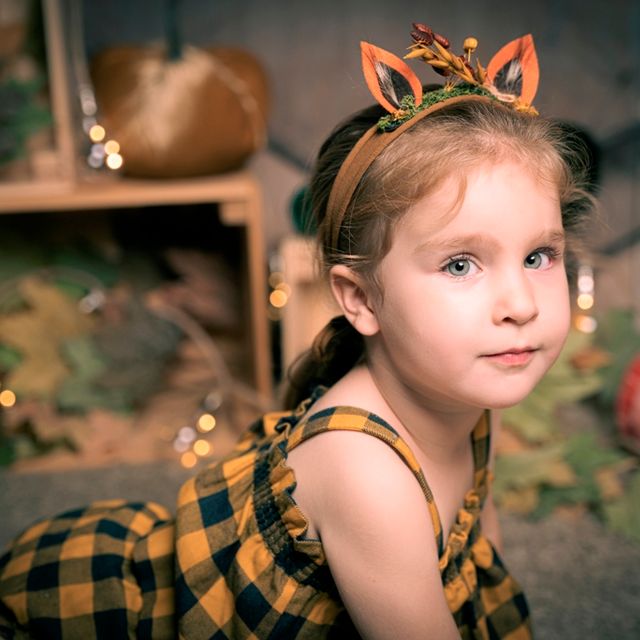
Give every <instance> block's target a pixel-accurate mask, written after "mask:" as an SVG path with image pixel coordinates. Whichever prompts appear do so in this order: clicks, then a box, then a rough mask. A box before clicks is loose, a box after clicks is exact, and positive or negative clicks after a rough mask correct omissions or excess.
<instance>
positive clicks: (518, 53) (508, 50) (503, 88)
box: [487, 33, 540, 105]
mask: <svg viewBox="0 0 640 640" xmlns="http://www.w3.org/2000/svg"><path fill="white" fill-rule="evenodd" d="M487 78H488V79H489V81H490V82H491V84H493V85H494V87H495V88H496V89H497V90H498V91H499V92H500V93H505V94H509V95H513V96H516V97H517V98H520V100H522V102H524V103H526V104H529V105H530V104H531V103H532V102H533V99H534V97H535V95H536V91H537V90H538V81H539V79H540V68H539V66H538V56H537V54H536V48H535V46H534V44H533V36H532V35H531V34H530V33H529V34H527V35H526V36H522V37H521V38H516V39H515V40H512V41H511V42H509V43H507V44H505V45H504V47H502V49H500V51H498V53H496V55H495V56H493V58H491V61H490V62H489V64H488V65H487Z"/></svg>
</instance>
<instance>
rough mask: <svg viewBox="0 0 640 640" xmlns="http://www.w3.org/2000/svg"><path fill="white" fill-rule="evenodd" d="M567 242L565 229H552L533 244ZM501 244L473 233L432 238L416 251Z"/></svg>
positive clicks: (482, 247) (488, 246)
mask: <svg viewBox="0 0 640 640" xmlns="http://www.w3.org/2000/svg"><path fill="white" fill-rule="evenodd" d="M564 240H565V232H564V230H563V229H552V230H550V231H543V232H542V233H541V234H540V235H538V236H537V237H536V238H535V239H534V240H533V242H532V243H531V244H540V245H542V244H558V243H563V242H564ZM498 244H499V242H498V241H497V240H495V239H494V238H492V237H490V236H487V235H484V234H481V233H472V234H468V235H461V236H450V237H447V236H443V237H441V238H430V239H429V240H427V241H425V242H421V243H420V244H419V245H418V246H417V247H416V249H415V252H416V253H418V252H420V251H425V250H426V251H434V250H438V251H461V250H463V249H467V248H469V247H474V248H481V249H493V248H495V247H497V246H498Z"/></svg>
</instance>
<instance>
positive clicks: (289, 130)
mask: <svg viewBox="0 0 640 640" xmlns="http://www.w3.org/2000/svg"><path fill="white" fill-rule="evenodd" d="M164 7H165V3H164V2H158V1H152V0H110V1H109V2H91V1H87V0H85V2H84V11H85V34H86V42H87V48H88V51H89V53H90V54H93V53H96V52H98V51H100V50H102V49H103V48H105V47H109V46H113V45H117V44H120V43H138V44H144V43H148V42H151V41H157V40H160V39H162V38H163V34H164V16H165V12H164ZM413 21H420V22H426V23H427V24H430V25H432V26H433V27H434V28H435V29H436V30H437V31H439V32H441V33H443V34H444V35H446V36H447V37H448V38H449V39H450V40H451V42H452V45H453V47H454V48H455V49H456V50H458V51H460V50H461V43H462V41H463V39H464V38H465V37H466V36H468V35H474V36H476V37H477V38H478V39H479V41H480V47H479V49H478V54H479V57H480V59H481V61H483V62H484V64H486V63H487V62H488V60H489V59H490V58H491V56H492V55H493V54H494V53H495V52H496V51H497V50H498V49H499V48H500V47H501V46H502V45H503V44H504V43H506V42H507V41H509V40H511V39H513V38H515V37H517V36H520V35H522V34H524V33H529V32H530V33H532V34H533V35H534V39H535V42H536V46H537V49H538V57H539V61H540V66H541V83H540V89H539V93H538V97H537V99H536V105H537V106H538V108H539V110H540V111H541V112H543V113H545V114H548V115H552V116H554V117H557V118H561V119H564V120H568V121H571V122H575V123H577V124H579V125H581V126H583V127H585V128H586V129H587V130H589V131H590V132H591V133H592V134H593V136H594V138H595V140H596V141H597V142H598V143H599V144H600V145H602V147H603V148H604V149H605V150H606V151H607V154H606V156H607V157H606V158H605V164H604V176H603V179H604V180H605V193H604V194H603V196H604V199H605V201H606V209H607V216H608V218H609V220H610V227H611V229H610V231H607V230H603V231H602V232H601V233H602V238H601V243H605V242H606V241H608V240H610V239H611V238H612V237H616V236H620V235H623V234H625V233H628V232H629V231H631V230H632V229H634V228H635V226H637V223H638V206H639V203H638V201H639V200H640V197H638V195H637V187H635V186H634V184H633V182H634V180H635V179H637V178H638V177H639V176H638V167H637V159H636V158H637V155H638V148H639V147H638V137H639V136H638V122H639V121H640V2H637V1H634V0H611V1H608V2H604V1H602V0H590V1H584V0H536V1H531V2H518V1H516V0H493V1H492V2H469V1H468V0H448V1H447V2H424V1H417V0H392V1H390V0H384V1H382V0H323V1H322V2H319V1H297V2H296V1H291V0H271V1H264V0H244V1H243V2H238V1H237V0H219V1H217V2H212V1H211V0H182V2H180V3H179V24H180V27H181V32H182V34H183V36H184V38H185V40H186V41H188V42H191V43H193V44H196V45H198V44H207V45H216V44H219V45H234V46H241V47H244V48H246V49H249V50H250V51H252V52H254V53H255V54H256V55H257V56H258V57H259V58H260V60H261V61H262V63H263V64H264V66H265V68H266V71H267V73H268V76H269V81H270V84H271V90H272V101H273V102H272V110H271V114H270V124H269V128H270V136H271V138H272V139H273V140H274V141H275V142H276V143H277V144H278V145H279V146H281V147H283V148H284V149H286V150H287V151H288V152H289V153H290V154H292V155H293V156H294V157H295V158H297V159H299V160H300V161H301V162H302V163H303V164H305V163H309V162H310V161H311V159H312V158H313V155H314V153H315V151H316V149H317V147H318V145H319V144H320V143H321V141H322V139H323V138H324V136H325V135H326V134H327V133H328V132H329V131H330V129H331V128H332V127H333V125H334V124H336V123H337V122H338V121H339V120H340V119H342V118H343V117H344V116H345V115H347V114H348V113H349V112H351V111H353V110H355V109H357V108H359V107H361V106H364V105H365V104H367V103H369V102H370V97H369V95H368V93H367V90H366V88H365V86H364V83H363V80H362V73H361V69H360V57H359V49H358V43H359V41H360V40H363V39H364V40H369V41H371V42H373V43H375V44H377V45H379V46H382V47H384V48H386V49H389V50H390V51H393V52H396V53H398V54H401V53H402V52H403V50H404V48H405V47H406V46H407V45H408V44H409V43H410V38H409V31H410V29H411V23H412V22H413ZM420 67H423V65H421V64H418V63H416V64H414V68H415V69H416V71H417V73H418V74H419V76H420V77H421V78H422V79H424V81H425V82H427V81H432V80H433V79H434V78H435V79H437V76H435V74H434V73H433V72H432V71H431V70H429V69H428V68H426V66H424V68H420ZM607 181H608V182H610V185H609V184H607ZM609 187H611V188H609Z"/></svg>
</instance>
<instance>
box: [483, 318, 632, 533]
mask: <svg viewBox="0 0 640 640" xmlns="http://www.w3.org/2000/svg"><path fill="white" fill-rule="evenodd" d="M637 353H640V335H638V333H637V332H636V331H635V328H634V325H633V316H632V314H631V313H628V312H626V311H618V310H616V311H612V312H610V313H609V314H608V315H607V316H606V317H605V318H604V319H603V321H602V323H601V328H600V329H599V330H598V332H597V333H596V334H595V335H589V334H584V333H579V332H572V333H571V334H570V335H569V338H568V340H567V344H566V346H565V348H564V350H563V352H562V353H561V355H560V357H559V358H558V360H557V362H556V363H555V365H554V366H553V367H552V368H551V370H550V371H549V372H548V374H547V375H546V377H545V378H544V379H543V380H542V381H541V382H540V384H539V385H538V386H537V388H536V389H535V390H534V391H533V393H531V394H530V395H529V396H528V397H527V398H526V399H525V400H523V402H522V403H520V404H519V405H518V406H516V407H513V408H510V409H507V410H505V411H504V412H503V423H504V430H505V433H504V435H505V438H504V439H503V440H505V442H506V446H499V450H498V456H497V459H496V480H495V483H494V492H495V496H496V501H497V502H498V504H500V505H501V506H502V508H504V509H507V510H510V511H514V512H518V513H521V514H525V515H528V516H530V517H533V518H541V517H545V516H547V515H549V514H550V513H552V512H553V511H554V510H556V509H558V508H567V507H569V508H577V509H579V510H580V509H588V510H589V511H591V512H592V513H594V514H595V515H596V516H597V517H599V518H601V519H602V520H603V521H604V522H605V524H607V525H609V526H610V527H611V528H612V529H615V530H616V531H618V532H620V533H622V534H624V535H626V536H627V537H629V538H631V539H636V540H638V539H640V519H639V516H638V514H640V508H639V507H640V472H638V466H639V465H638V460H637V458H636V457H634V456H631V455H630V454H629V453H627V452H626V451H624V450H623V449H622V448H621V446H620V444H619V442H618V440H617V438H616V429H615V425H614V412H613V406H614V404H615V398H616V394H617V390H618V388H619V385H620V381H621V379H622V374H623V372H624V370H625V368H626V367H627V366H628V364H629V362H630V361H631V359H632V357H633V356H634V354H637ZM572 405H573V406H574V407H575V406H576V405H577V406H582V408H583V412H582V413H581V412H580V411H577V412H576V411H574V412H573V414H572V417H571V418H570V419H568V418H567V412H566V411H563V410H562V409H563V408H565V409H566V408H567V407H570V406H572ZM580 416H589V417H590V418H591V419H590V420H585V422H584V424H576V422H577V421H579V420H580ZM502 444H504V443H502Z"/></svg>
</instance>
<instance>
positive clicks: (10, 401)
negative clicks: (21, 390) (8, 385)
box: [0, 389, 16, 409]
mask: <svg viewBox="0 0 640 640" xmlns="http://www.w3.org/2000/svg"><path fill="white" fill-rule="evenodd" d="M15 403H16V394H15V393H14V392H13V391H11V390H10V389H3V390H2V391H0V405H1V406H3V407H4V408H5V409H8V408H10V407H13V405H14V404H15Z"/></svg>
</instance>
